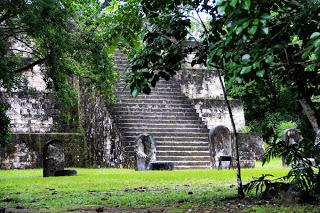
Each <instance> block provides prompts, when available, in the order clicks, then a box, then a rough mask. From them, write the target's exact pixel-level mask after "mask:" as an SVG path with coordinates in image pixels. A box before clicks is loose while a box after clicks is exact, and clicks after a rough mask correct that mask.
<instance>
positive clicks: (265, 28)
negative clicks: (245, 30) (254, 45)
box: [262, 27, 269, 35]
mask: <svg viewBox="0 0 320 213" xmlns="http://www.w3.org/2000/svg"><path fill="white" fill-rule="evenodd" d="M262 31H263V32H264V34H266V35H268V34H269V27H264V28H262Z"/></svg>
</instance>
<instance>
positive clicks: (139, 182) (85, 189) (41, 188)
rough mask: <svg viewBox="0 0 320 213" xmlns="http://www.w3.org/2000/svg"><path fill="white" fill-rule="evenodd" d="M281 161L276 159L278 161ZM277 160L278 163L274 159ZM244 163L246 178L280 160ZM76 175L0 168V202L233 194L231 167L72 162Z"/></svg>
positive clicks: (195, 199)
mask: <svg viewBox="0 0 320 213" xmlns="http://www.w3.org/2000/svg"><path fill="white" fill-rule="evenodd" d="M278 162H280V161H278ZM274 165H277V164H274ZM274 165H273V166H271V167H261V166H257V168H255V169H243V170H242V178H243V181H244V182H248V181H250V180H251V179H252V177H258V176H260V175H261V174H273V175H274V176H275V177H280V176H283V175H285V174H286V173H287V172H288V169H287V168H282V167H281V165H280V166H279V165H278V166H274ZM76 170H77V171H78V175H77V176H69V177H48V178H43V177H42V170H41V169H31V170H0V207H12V208H15V207H17V206H20V207H24V208H30V209H38V210H45V211H63V210H70V209H79V208H82V209H88V208H95V207H96V206H120V207H128V208H151V209H154V208H156V209H162V208H165V209H168V208H169V209H170V208H174V209H180V210H181V211H184V210H186V209H189V208H198V209H210V208H211V207H212V203H216V202H218V203H219V200H221V198H224V197H230V196H235V195H236V193H237V191H236V170H234V169H230V170H216V169H213V170H175V171H143V172H138V171H134V170H129V169H84V168H77V169H76Z"/></svg>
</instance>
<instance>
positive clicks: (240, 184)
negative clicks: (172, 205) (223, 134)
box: [217, 69, 245, 198]
mask: <svg viewBox="0 0 320 213" xmlns="http://www.w3.org/2000/svg"><path fill="white" fill-rule="evenodd" d="M217 73H218V76H219V81H220V84H221V87H222V91H223V96H224V100H225V102H226V105H227V108H228V111H229V115H230V120H231V124H232V129H233V132H234V135H235V145H236V160H237V183H238V197H239V198H244V196H245V195H244V191H243V185H242V180H241V167H240V156H239V140H238V133H237V129H236V125H235V122H234V119H233V115H232V109H231V106H230V103H229V101H228V98H227V92H226V89H225V87H224V84H223V81H222V77H221V73H220V71H219V70H218V69H217Z"/></svg>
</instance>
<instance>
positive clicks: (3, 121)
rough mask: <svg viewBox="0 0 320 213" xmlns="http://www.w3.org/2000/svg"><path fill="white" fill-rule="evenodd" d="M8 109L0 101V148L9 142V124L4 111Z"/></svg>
mask: <svg viewBox="0 0 320 213" xmlns="http://www.w3.org/2000/svg"><path fill="white" fill-rule="evenodd" d="M7 109H8V105H7V104H4V103H0V148H2V147H4V146H5V145H6V144H8V143H9V139H10V135H9V132H10V131H9V125H10V120H9V119H8V117H7V115H6V114H5V113H4V112H5V111H6V110H7Z"/></svg>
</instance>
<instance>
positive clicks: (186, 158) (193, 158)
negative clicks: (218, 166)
mask: <svg viewBox="0 0 320 213" xmlns="http://www.w3.org/2000/svg"><path fill="white" fill-rule="evenodd" d="M157 161H189V162H190V161H209V162H210V156H209V155H208V156H157Z"/></svg>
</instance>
